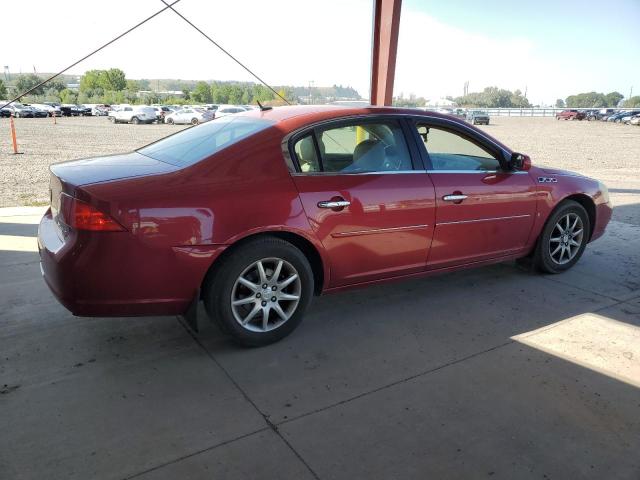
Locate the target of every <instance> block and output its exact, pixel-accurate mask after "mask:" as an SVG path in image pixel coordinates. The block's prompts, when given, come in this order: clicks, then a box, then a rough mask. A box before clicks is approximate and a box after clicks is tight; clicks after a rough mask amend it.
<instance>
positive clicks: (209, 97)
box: [0, 68, 298, 105]
mask: <svg viewBox="0 0 640 480" xmlns="http://www.w3.org/2000/svg"><path fill="white" fill-rule="evenodd" d="M42 80H43V78H41V77H39V76H38V75H36V74H33V73H31V74H26V75H20V76H19V77H18V78H17V79H16V80H15V81H14V82H13V84H12V85H11V87H12V89H13V91H14V92H17V93H19V92H24V91H27V90H29V89H31V88H32V87H34V86H36V85H38V83H40V82H42ZM158 82H159V81H158ZM163 84H165V85H167V84H168V86H170V87H173V88H171V90H172V91H179V92H181V93H182V95H176V96H169V97H166V96H164V97H162V98H161V97H160V96H159V95H158V94H157V92H154V91H151V90H149V88H150V85H151V82H150V81H149V80H131V79H127V78H126V75H125V73H124V71H122V70H121V69H119V68H110V69H107V70H88V71H87V72H85V73H84V75H82V77H81V78H80V84H79V87H78V89H70V88H68V87H67V85H66V84H65V83H64V82H62V81H60V80H52V81H50V82H47V83H46V84H44V85H42V86H40V87H38V88H37V89H36V90H34V91H33V92H32V93H31V94H29V95H28V96H25V97H24V98H23V99H22V101H24V102H27V103H31V102H39V101H56V102H61V103H69V104H75V103H90V104H91V103H96V104H101V103H102V104H119V103H131V104H136V103H145V104H146V103H160V102H164V103H169V104H186V103H219V104H220V103H230V104H243V105H244V104H253V103H256V101H260V102H264V103H267V104H278V103H284V102H283V101H282V100H281V98H280V97H278V96H277V95H276V94H275V93H274V92H273V91H271V90H270V89H269V88H267V87H265V86H263V85H256V84H254V83H251V82H216V81H214V82H211V83H209V82H204V81H200V82H189V81H185V82H181V81H163ZM274 88H275V90H276V92H277V93H278V94H279V95H280V96H281V97H283V98H286V99H287V100H288V101H289V102H291V103H297V101H298V98H297V95H296V94H295V89H294V87H290V86H279V87H274ZM7 95H8V91H7V86H6V85H5V84H4V82H3V81H2V80H0V99H2V98H5V97H7Z"/></svg>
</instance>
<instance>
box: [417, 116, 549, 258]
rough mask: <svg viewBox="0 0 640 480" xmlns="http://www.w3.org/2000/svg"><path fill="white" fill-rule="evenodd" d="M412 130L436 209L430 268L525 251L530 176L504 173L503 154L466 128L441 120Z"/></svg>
mask: <svg viewBox="0 0 640 480" xmlns="http://www.w3.org/2000/svg"><path fill="white" fill-rule="evenodd" d="M414 125H415V130H414V132H415V133H416V134H417V137H416V138H417V140H418V142H417V143H418V144H419V147H420V148H421V150H422V153H423V155H425V163H426V164H427V168H428V174H429V176H430V177H431V180H432V182H433V184H434V187H435V197H436V206H437V209H436V220H435V230H434V234H433V242H432V246H431V250H430V254H429V260H428V268H429V269H436V268H443V267H448V266H453V265H461V264H468V263H473V262H478V261H483V260H488V259H493V258H499V257H503V256H507V255H510V254H513V253H516V252H519V251H521V250H523V249H524V248H525V247H526V245H527V241H528V239H529V235H530V233H531V229H532V227H533V222H534V219H535V215H536V186H535V182H534V181H533V179H532V178H531V176H530V175H529V174H528V172H524V171H505V170H504V169H503V165H504V164H505V160H504V159H505V154H506V153H507V152H505V151H504V150H503V149H502V147H500V146H499V145H497V144H495V143H494V142H493V141H491V140H490V139H488V138H486V137H484V136H482V135H481V134H479V133H478V132H477V131H476V130H474V129H471V128H470V127H466V126H464V125H462V124H460V123H457V122H449V121H447V120H443V119H439V120H435V119H434V120H419V121H416V122H415V123H414Z"/></svg>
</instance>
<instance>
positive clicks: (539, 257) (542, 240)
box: [533, 200, 591, 273]
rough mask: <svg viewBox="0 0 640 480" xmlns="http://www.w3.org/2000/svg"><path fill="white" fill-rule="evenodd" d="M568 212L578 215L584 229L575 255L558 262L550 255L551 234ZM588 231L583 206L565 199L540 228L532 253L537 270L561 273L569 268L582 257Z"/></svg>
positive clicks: (587, 221)
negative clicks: (568, 259) (566, 260)
mask: <svg viewBox="0 0 640 480" xmlns="http://www.w3.org/2000/svg"><path fill="white" fill-rule="evenodd" d="M568 214H576V215H578V216H579V217H580V220H581V221H582V225H583V230H584V231H583V235H582V237H581V239H580V246H579V247H578V251H577V252H576V254H575V256H574V257H573V258H572V259H571V260H570V261H568V262H567V263H564V264H559V263H557V262H556V261H555V260H554V259H553V258H552V256H551V238H552V237H551V235H552V234H553V232H554V229H555V228H556V224H557V223H558V221H559V220H560V219H561V218H563V217H565V216H566V215H568ZM590 233H591V222H590V220H589V215H588V214H587V211H586V210H585V209H584V207H583V206H582V205H580V204H579V203H578V202H574V201H573V200H565V201H564V202H562V203H561V204H560V205H559V206H558V207H557V208H556V209H555V210H554V211H553V212H552V213H551V215H549V218H548V219H547V222H546V223H545V225H544V228H543V229H542V233H541V234H540V237H539V238H538V243H537V245H536V249H535V253H534V258H533V264H534V266H535V267H536V269H537V270H539V271H541V272H544V273H562V272H564V271H566V270H569V269H570V268H571V267H573V266H574V265H575V264H576V263H577V262H578V260H580V257H582V254H583V253H584V249H585V248H586V246H587V243H588V241H589V236H590Z"/></svg>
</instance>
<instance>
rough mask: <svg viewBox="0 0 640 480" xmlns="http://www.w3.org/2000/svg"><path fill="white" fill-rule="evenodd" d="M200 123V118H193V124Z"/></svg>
mask: <svg viewBox="0 0 640 480" xmlns="http://www.w3.org/2000/svg"><path fill="white" fill-rule="evenodd" d="M199 123H200V120H198V119H197V118H192V119H191V125H198V124H199Z"/></svg>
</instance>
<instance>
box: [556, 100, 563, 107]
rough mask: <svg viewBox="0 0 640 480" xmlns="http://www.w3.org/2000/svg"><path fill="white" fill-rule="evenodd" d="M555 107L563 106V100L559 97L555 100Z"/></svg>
mask: <svg viewBox="0 0 640 480" xmlns="http://www.w3.org/2000/svg"><path fill="white" fill-rule="evenodd" d="M556 108H564V100H563V99H561V98H559V99H557V100H556Z"/></svg>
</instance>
